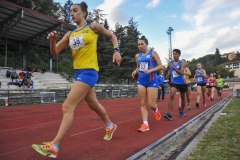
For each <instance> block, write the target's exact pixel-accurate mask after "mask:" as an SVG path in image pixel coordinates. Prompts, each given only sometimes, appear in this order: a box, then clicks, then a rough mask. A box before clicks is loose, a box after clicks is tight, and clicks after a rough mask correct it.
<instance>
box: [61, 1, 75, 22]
mask: <svg viewBox="0 0 240 160" xmlns="http://www.w3.org/2000/svg"><path fill="white" fill-rule="evenodd" d="M72 5H73V2H72V0H67V1H66V3H65V5H64V7H63V8H64V10H65V12H66V17H65V21H66V22H67V23H70V24H73V21H72V18H71V15H70V14H71V11H70V7H71V6H72Z"/></svg>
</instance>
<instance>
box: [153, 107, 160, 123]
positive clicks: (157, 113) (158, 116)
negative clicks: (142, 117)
mask: <svg viewBox="0 0 240 160" xmlns="http://www.w3.org/2000/svg"><path fill="white" fill-rule="evenodd" d="M153 113H154V116H155V119H156V120H157V121H160V119H161V117H162V116H161V114H160V112H159V111H158V108H157V109H156V110H155V111H154V112H153Z"/></svg>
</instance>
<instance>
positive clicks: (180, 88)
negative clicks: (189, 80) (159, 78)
mask: <svg viewBox="0 0 240 160" xmlns="http://www.w3.org/2000/svg"><path fill="white" fill-rule="evenodd" d="M171 87H174V88H176V89H177V90H178V91H179V92H181V93H184V92H187V90H188V86H187V84H171Z"/></svg>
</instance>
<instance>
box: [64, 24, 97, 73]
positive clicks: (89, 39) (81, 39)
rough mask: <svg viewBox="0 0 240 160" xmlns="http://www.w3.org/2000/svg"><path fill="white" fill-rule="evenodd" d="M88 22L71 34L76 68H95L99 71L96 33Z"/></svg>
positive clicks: (70, 43)
mask: <svg viewBox="0 0 240 160" xmlns="http://www.w3.org/2000/svg"><path fill="white" fill-rule="evenodd" d="M90 25H91V23H87V24H86V25H85V27H83V28H82V29H81V30H74V31H72V32H71V34H70V35H69V46H70V48H71V52H72V57H73V68H74V69H95V70H96V71H99V67H98V58H97V39H98V34H96V33H95V32H94V31H93V30H92V29H91V27H90Z"/></svg>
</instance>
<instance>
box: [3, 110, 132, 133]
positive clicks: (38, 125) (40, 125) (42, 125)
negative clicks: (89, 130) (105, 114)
mask: <svg viewBox="0 0 240 160" xmlns="http://www.w3.org/2000/svg"><path fill="white" fill-rule="evenodd" d="M130 110H135V109H127V110H124V111H117V112H114V113H118V112H126V111H130ZM110 113H111V112H110ZM81 118H83V117H78V118H75V120H78V119H81ZM84 118H96V116H93V117H91V116H86V117H84ZM59 122H61V120H60V121H53V122H47V123H40V124H35V125H28V126H24V127H18V128H12V129H5V130H0V133H3V132H9V131H15V130H20V129H26V128H30V129H36V128H41V127H45V126H47V125H49V124H53V123H59Z"/></svg>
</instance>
